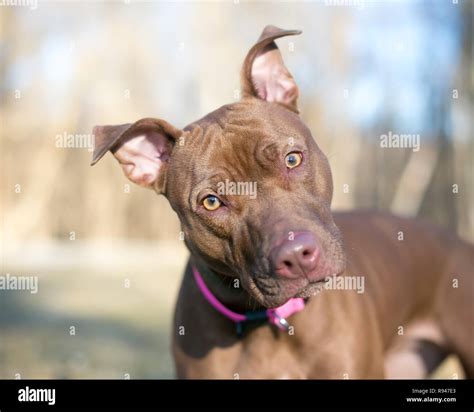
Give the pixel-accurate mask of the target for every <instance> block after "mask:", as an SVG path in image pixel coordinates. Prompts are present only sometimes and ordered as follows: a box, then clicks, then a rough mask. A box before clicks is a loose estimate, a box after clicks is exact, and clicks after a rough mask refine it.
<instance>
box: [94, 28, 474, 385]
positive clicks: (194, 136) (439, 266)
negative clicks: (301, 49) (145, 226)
mask: <svg viewBox="0 0 474 412" xmlns="http://www.w3.org/2000/svg"><path fill="white" fill-rule="evenodd" d="M292 34H298V32H296V31H284V30H280V29H277V28H275V27H272V26H269V27H267V28H266V29H265V31H264V32H263V34H262V36H261V37H260V39H259V41H258V42H257V44H256V45H255V46H254V47H253V48H252V49H251V50H250V52H249V54H248V55H247V58H246V60H245V62H244V66H243V70H242V91H243V98H242V100H241V101H240V102H238V103H234V104H231V105H227V106H223V107H222V108H220V109H218V110H216V111H215V112H213V113H211V114H209V115H207V116H206V117H204V118H203V119H201V120H199V121H197V122H194V123H192V124H191V125H189V126H188V127H186V128H185V129H184V130H179V129H176V128H175V127H173V126H171V125H170V124H168V123H167V122H165V121H163V120H159V119H142V120H140V121H138V122H136V123H134V124H126V125H121V126H101V127H97V128H96V129H95V135H96V139H97V146H96V150H95V152H94V158H93V163H95V162H97V161H98V160H99V159H100V158H101V157H102V156H103V155H104V154H105V153H106V152H107V150H111V151H112V152H113V153H114V155H115V156H116V158H117V159H118V160H119V162H120V163H121V164H122V167H123V169H124V171H125V174H126V175H127V176H128V177H129V178H130V179H131V180H132V181H134V182H135V183H138V184H140V185H143V186H145V187H149V188H152V189H154V190H155V191H156V192H158V193H162V194H164V195H165V196H166V197H167V198H168V200H169V202H170V204H171V206H172V208H173V209H174V210H175V211H176V213H177V214H178V216H179V218H180V221H181V223H182V227H183V232H184V233H185V240H186V244H187V246H188V248H189V250H190V251H191V258H190V263H189V264H188V266H187V269H186V271H185V275H184V279H183V283H182V286H181V290H180V293H179V298H178V303H177V307H176V314H175V326H174V331H173V336H174V338H173V351H174V356H175V360H176V366H177V374H178V376H179V377H183V378H229V379H232V378H235V377H237V376H238V377H240V378H341V379H342V378H382V377H384V376H388V377H399V371H397V372H393V370H394V369H395V368H393V365H394V359H395V360H396V357H395V358H394V357H393V352H391V349H392V348H393V347H394V344H395V343H396V344H397V346H400V345H401V343H400V332H401V331H402V330H403V331H406V332H407V333H406V334H405V333H403V337H404V338H405V340H406V341H409V340H411V339H415V338H416V339H417V340H420V339H426V340H430V341H435V343H436V344H437V346H439V347H440V348H442V349H443V350H444V351H446V352H454V353H456V354H458V355H459V357H460V359H461V361H462V364H463V365H464V367H465V369H466V373H467V375H468V376H471V377H474V349H473V345H472V342H473V330H472V325H473V324H474V319H473V317H474V315H473V314H474V310H473V300H472V298H473V269H472V268H473V263H474V262H473V256H474V248H473V246H472V245H469V244H467V243H465V242H463V241H461V240H459V239H458V238H457V237H456V236H454V235H452V234H450V233H449V232H446V231H443V230H441V229H438V228H435V227H433V226H431V225H429V224H426V223H421V222H419V221H416V220H411V219H401V218H396V217H393V216H390V215H388V214H381V213H377V212H353V213H342V214H340V213H336V214H332V213H331V211H330V205H331V200H332V191H333V188H332V178H331V171H330V168H329V164H328V161H327V159H326V157H325V156H324V154H323V153H322V152H321V150H320V149H319V148H318V146H317V144H316V143H315V141H314V139H313V137H312V135H311V132H310V131H309V130H308V128H307V127H306V126H305V125H304V123H303V122H302V121H301V118H300V117H299V115H298V109H297V97H298V89H297V87H296V84H295V82H294V80H293V78H292V77H291V75H290V73H289V72H288V70H287V69H286V67H285V66H284V64H283V61H282V58H281V54H280V53H279V51H278V48H277V47H276V45H275V43H274V40H275V39H277V38H279V37H282V36H285V35H292ZM293 151H298V152H299V153H301V154H302V157H303V162H302V164H301V166H299V167H297V168H295V169H294V170H293V169H292V170H289V169H288V168H287V167H285V163H284V162H283V161H282V159H283V158H284V157H285V154H287V153H289V152H293ZM225 179H229V180H231V181H243V182H249V181H250V182H257V184H258V197H257V199H255V200H249V199H248V198H246V197H245V196H235V195H228V196H224V198H223V199H222V201H223V203H222V207H220V208H219V209H217V210H216V211H212V212H210V211H209V210H206V209H205V208H203V206H202V200H203V199H204V198H205V196H207V195H209V194H215V185H216V184H217V182H219V181H223V180H225ZM303 230H304V231H309V232H311V233H312V234H314V235H315V236H316V237H317V239H318V243H319V245H320V249H321V255H320V258H319V263H318V268H317V274H316V275H315V276H317V280H319V281H321V280H323V279H325V278H326V277H327V276H330V275H332V274H339V275H341V276H363V277H364V279H365V292H364V293H362V294H359V293H356V292H355V291H353V290H323V291H321V293H318V291H319V290H320V286H321V283H320V282H312V281H308V279H307V278H305V277H302V278H298V279H283V278H282V277H279V276H276V275H275V272H274V270H273V266H272V262H271V260H270V259H269V255H270V251H271V250H272V247H273V246H274V245H275V244H276V243H277V242H278V241H279V239H282V238H285V237H286V236H287V235H288V233H293V232H298V231H303ZM400 233H403V239H400V238H399V236H400ZM191 264H194V265H195V266H196V267H198V268H199V270H200V272H201V273H202V275H203V277H204V279H205V281H206V283H207V285H208V287H209V288H210V289H211V290H212V292H213V293H214V294H215V295H216V296H217V297H218V299H219V300H220V301H221V302H223V303H224V304H226V305H227V306H228V307H229V308H231V309H233V310H235V311H240V312H243V311H246V310H255V309H262V308H267V307H276V306H279V305H281V304H283V303H284V302H286V301H287V300H288V299H289V298H291V297H294V296H300V297H310V298H309V300H308V302H307V304H306V307H305V309H304V310H303V311H302V312H299V313H297V314H295V315H293V316H292V317H291V318H290V319H289V321H290V323H291V325H292V328H291V330H290V333H288V332H285V331H281V330H279V329H276V328H275V327H273V326H270V325H268V324H265V323H264V324H256V325H253V326H251V327H249V328H247V329H246V331H245V333H244V335H243V336H242V337H238V336H237V335H236V332H235V325H234V324H233V323H232V322H231V321H230V320H229V319H227V318H225V317H223V316H222V315H221V314H220V313H218V312H217V311H216V310H215V309H214V308H213V307H211V306H210V305H209V303H208V302H207V301H206V300H205V298H204V297H203V295H202V294H201V292H200V291H199V290H198V288H197V285H196V283H195V281H194V279H193V276H192V273H191ZM235 279H239V281H240V283H238V285H239V287H238V288H235V287H233V286H235V285H236V283H235V282H234V281H235ZM456 282H457V283H456ZM456 286H458V287H456ZM420 323H422V324H424V325H429V328H428V329H429V330H430V332H429V333H424V332H419V331H420V330H422V329H420V328H418V333H415V334H411V333H410V332H409V331H411V330H412V329H413V325H417V324H420ZM400 328H402V329H400ZM402 346H403V342H402ZM390 353H391V354H392V356H390V362H387V359H388V358H389V357H388V356H387V354H390ZM395 364H396V362H395ZM387 365H388V371H387V372H386V368H387Z"/></svg>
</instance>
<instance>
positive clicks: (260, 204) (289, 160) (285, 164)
mask: <svg viewBox="0 0 474 412" xmlns="http://www.w3.org/2000/svg"><path fill="white" fill-rule="evenodd" d="M293 34H299V32H298V31H284V30H281V29H278V28H276V27H273V26H268V27H266V28H265V30H264V31H263V33H262V35H261V36H260V39H259V40H258V42H257V43H256V44H255V45H254V46H253V47H252V48H251V49H250V51H249V53H248V55H247V57H246V59H245V61H244V65H243V68H242V100H241V101H240V102H238V103H234V104H229V105H226V106H223V107H221V108H220V109H218V110H216V111H214V112H212V113H210V114H208V115H207V116H205V117H204V118H202V119H201V120H198V121H196V122H194V123H192V124H190V125H189V126H187V127H186V128H185V129H183V130H179V129H177V128H175V127H173V126H172V125H170V124H169V123H167V122H165V121H164V120H160V119H152V118H146V119H141V120H139V121H137V122H135V123H133V124H124V125H119V126H97V127H96V128H95V129H94V134H95V137H96V147H95V151H94V156H93V161H92V164H94V163H96V162H97V161H98V160H99V159H100V158H101V157H102V156H103V155H104V154H105V153H106V152H107V151H108V150H111V151H112V153H113V154H114V156H115V157H116V158H117V160H118V161H119V163H120V164H121V166H122V168H123V170H124V172H125V175H126V176H127V177H128V178H129V179H130V180H131V181H133V182H134V183H137V184H139V185H141V186H144V187H148V188H151V189H154V190H155V191H156V192H157V193H162V194H164V195H165V196H166V197H167V198H168V200H169V202H170V204H171V206H172V207H173V209H174V210H175V211H176V213H177V214H178V216H179V218H180V220H181V224H182V228H183V231H184V233H185V240H186V244H187V246H188V247H189V249H190V250H191V252H192V253H193V255H194V256H196V257H198V258H199V259H200V260H202V261H204V262H205V263H206V264H207V265H208V266H209V267H210V268H212V269H213V270H214V271H216V272H218V273H220V274H223V275H228V276H232V277H239V278H240V279H241V282H242V285H243V286H244V288H245V289H246V290H247V292H248V293H250V294H251V296H252V297H254V298H255V299H256V300H257V301H258V302H260V303H261V304H262V305H264V306H267V307H275V306H278V305H281V304H283V303H284V302H286V301H287V300H288V299H290V298H292V297H295V296H300V297H306V296H309V295H311V294H312V293H314V291H315V290H316V288H317V283H318V282H320V281H322V280H323V279H324V278H325V277H327V276H331V275H336V274H339V273H341V272H342V271H343V270H344V253H343V249H342V242H341V239H340V235H339V231H338V229H337V227H336V226H335V224H334V221H333V219H332V215H331V211H330V205H331V198H332V178H331V172H330V169H329V164H328V161H327V159H326V157H325V156H324V154H323V153H322V152H321V150H320V149H319V148H318V146H317V144H316V143H315V141H314V139H313V137H312V136H311V132H310V131H309V130H308V128H307V127H306V126H305V124H304V123H303V122H302V120H301V119H300V117H299V115H298V110H297V98H298V88H297V86H296V84H295V81H294V80H293V77H292V76H291V74H290V73H289V72H288V70H287V68H286V67H285V65H284V63H283V60H282V57H281V54H280V51H279V50H278V48H277V46H276V44H275V42H274V40H275V39H277V38H279V37H283V36H287V35H293Z"/></svg>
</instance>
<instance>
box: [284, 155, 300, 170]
mask: <svg viewBox="0 0 474 412" xmlns="http://www.w3.org/2000/svg"><path fill="white" fill-rule="evenodd" d="M302 161H303V155H302V154H301V153H298V152H291V153H288V154H287V155H286V157H285V164H286V167H287V168H288V169H294V168H295V167H298V166H299V165H300V164H301V162H302Z"/></svg>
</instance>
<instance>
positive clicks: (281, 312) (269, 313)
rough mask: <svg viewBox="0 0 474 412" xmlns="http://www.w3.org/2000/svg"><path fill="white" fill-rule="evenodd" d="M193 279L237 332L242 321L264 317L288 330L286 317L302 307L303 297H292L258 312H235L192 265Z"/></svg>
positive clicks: (239, 332) (239, 330)
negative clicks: (233, 323)
mask: <svg viewBox="0 0 474 412" xmlns="http://www.w3.org/2000/svg"><path fill="white" fill-rule="evenodd" d="M192 270H193V274H194V279H195V280H196V283H197V285H198V287H199V290H200V291H201V293H202V294H203V295H204V297H205V298H206V300H207V301H208V302H209V303H210V304H211V306H213V307H214V309H216V310H217V311H218V312H220V313H222V314H223V315H224V316H225V317H226V318H229V319H230V320H231V321H233V322H235V323H236V324H237V332H238V334H241V331H242V322H245V321H249V320H260V319H266V320H268V322H270V323H271V324H272V325H275V326H277V327H278V328H280V329H282V330H288V328H289V327H290V324H289V323H288V322H287V320H286V318H288V317H289V316H291V315H293V314H295V313H297V312H299V311H301V310H303V309H304V299H302V298H292V299H290V300H289V301H288V302H286V303H284V304H283V305H281V306H279V307H277V308H273V309H267V310H262V311H258V312H246V313H245V314H241V313H237V312H234V311H232V310H230V309H229V308H227V307H225V306H224V305H223V304H222V303H221V302H220V301H219V300H218V299H217V298H216V297H215V296H214V295H213V293H212V292H211V291H210V290H209V288H208V287H207V285H206V283H205V282H204V279H203V278H202V275H201V274H200V273H199V271H198V270H197V268H196V267H195V266H194V265H193V266H192Z"/></svg>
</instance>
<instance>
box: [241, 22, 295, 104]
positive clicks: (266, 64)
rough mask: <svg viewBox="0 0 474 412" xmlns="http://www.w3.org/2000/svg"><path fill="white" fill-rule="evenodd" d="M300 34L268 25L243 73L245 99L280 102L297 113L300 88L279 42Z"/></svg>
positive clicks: (251, 52) (249, 56)
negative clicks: (287, 65) (284, 58)
mask: <svg viewBox="0 0 474 412" xmlns="http://www.w3.org/2000/svg"><path fill="white" fill-rule="evenodd" d="M295 34H301V31H299V30H282V29H279V28H278V27H275V26H267V27H265V29H264V30H263V32H262V34H261V36H260V38H259V39H258V41H257V43H256V44H255V45H254V46H253V47H252V48H251V49H250V51H249V52H248V54H247V57H246V58H245V61H244V65H243V67H242V72H241V84H242V97H243V98H245V97H249V96H254V97H258V98H260V99H263V100H266V101H268V102H277V103H281V104H283V105H285V106H286V107H288V108H289V109H291V110H293V111H295V112H298V108H297V104H296V101H297V99H298V87H297V86H296V83H295V81H294V79H293V76H292V75H291V74H290V72H289V71H288V69H287V68H286V67H285V64H284V63H283V58H282V56H281V53H280V50H278V47H277V45H276V44H275V41H274V40H276V39H278V38H280V37H284V36H292V35H295Z"/></svg>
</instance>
